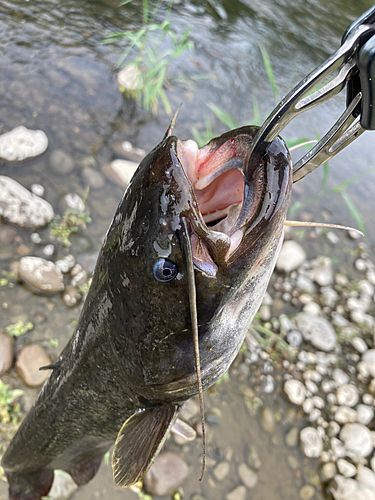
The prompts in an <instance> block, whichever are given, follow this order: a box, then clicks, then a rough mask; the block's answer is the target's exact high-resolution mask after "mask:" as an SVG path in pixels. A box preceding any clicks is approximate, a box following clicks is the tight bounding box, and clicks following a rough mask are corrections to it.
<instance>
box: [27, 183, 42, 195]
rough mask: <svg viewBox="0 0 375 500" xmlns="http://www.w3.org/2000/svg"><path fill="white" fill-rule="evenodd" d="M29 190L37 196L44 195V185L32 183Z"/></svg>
mask: <svg viewBox="0 0 375 500" xmlns="http://www.w3.org/2000/svg"><path fill="white" fill-rule="evenodd" d="M30 191H31V192H32V193H33V194H36V195H37V196H43V195H44V187H43V186H42V185H41V184H32V185H31V187H30Z"/></svg>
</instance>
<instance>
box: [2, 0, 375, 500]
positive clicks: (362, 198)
mask: <svg viewBox="0 0 375 500" xmlns="http://www.w3.org/2000/svg"><path fill="white" fill-rule="evenodd" d="M371 5H372V2H370V1H366V2H365V1H359V2H356V3H355V5H354V3H353V2H350V1H347V2H344V1H333V2H330V3H329V4H328V5H326V2H323V1H322V0H321V1H319V2H302V1H300V0H299V1H298V0H293V1H291V0H288V1H286V0H272V1H271V0H267V1H251V2H250V1H249V0H247V1H225V0H223V1H221V2H219V1H216V0H210V1H208V2H198V1H189V2H186V1H176V2H175V3H174V5H173V9H172V15H171V23H172V26H173V28H174V29H175V30H176V31H177V32H178V33H183V31H184V30H185V29H186V28H188V27H192V28H191V33H190V37H191V39H192V40H193V41H194V44H195V51H194V53H193V54H190V53H189V54H188V53H185V54H184V55H183V56H182V58H181V59H179V60H177V61H175V63H174V64H173V66H172V68H171V73H172V74H177V73H181V72H183V73H184V75H185V84H186V85H185V88H181V87H178V86H176V85H173V79H171V83H172V87H171V89H170V90H168V91H167V94H168V98H169V99H170V102H171V105H172V108H175V107H177V105H178V104H179V103H180V102H182V103H183V107H182V110H181V112H180V114H179V118H178V123H177V127H176V129H175V132H176V135H178V136H179V137H181V138H190V137H191V128H192V127H197V128H198V129H200V130H204V122H205V115H208V116H209V117H210V119H211V125H212V129H213V131H214V133H216V134H218V135H219V134H221V133H222V132H224V131H225V127H224V126H223V125H222V124H221V123H220V122H218V120H217V119H215V118H214V116H213V114H212V113H211V112H210V110H209V108H208V107H207V103H208V102H213V103H215V104H216V105H218V106H220V107H221V108H222V109H223V110H225V111H226V112H228V113H230V114H231V115H232V116H233V117H235V118H236V120H237V121H238V123H239V124H240V125H244V124H250V123H252V117H253V96H254V97H256V99H257V101H258V103H259V108H260V114H261V116H262V117H263V118H265V117H266V115H267V113H268V112H269V111H270V110H271V109H272V107H273V106H274V104H275V100H274V97H273V94H272V90H271V88H270V85H269V83H268V79H267V75H266V72H265V69H264V65H263V62H262V58H261V55H260V51H259V44H262V45H263V46H264V47H265V48H266V50H267V51H268V53H269V55H270V58H271V62H272V65H273V68H274V72H275V75H276V80H277V82H278V85H279V92H280V95H282V94H285V93H286V92H287V91H288V90H290V88H291V87H292V86H293V85H294V84H295V83H297V82H298V81H299V80H300V79H301V78H302V77H303V76H305V75H306V74H307V73H308V72H309V71H311V70H312V69H313V68H314V67H315V66H316V65H318V64H320V63H321V62H323V61H324V60H325V59H326V58H327V57H328V56H329V55H330V54H331V53H332V52H333V51H334V50H335V49H336V48H337V47H338V46H339V44H340V38H341V36H342V34H343V32H344V31H345V29H346V27H347V26H348V25H349V24H350V23H351V22H352V21H353V20H354V19H355V18H356V17H357V16H358V15H360V14H361V13H362V12H364V11H365V10H366V9H368V8H369V7H370V6H371ZM162 15H163V11H161V12H160V16H162ZM140 24H141V10H140V2H138V1H134V2H133V3H131V4H129V5H128V6H126V7H122V8H119V7H118V2H117V1H114V0H102V1H99V0H96V1H86V2H82V0H70V1H66V2H58V1H57V0H43V1H39V0H34V1H30V2H28V1H27V2H25V1H24V0H3V1H2V2H1V6H0V67H1V68H2V70H1V72H0V132H5V131H8V130H10V129H12V128H13V127H16V126H18V125H21V124H23V125H26V126H27V127H28V128H40V129H42V130H44V131H45V132H46V133H47V135H48V138H49V149H48V150H47V152H46V153H45V154H43V155H42V156H40V157H38V158H36V159H32V160H29V161H25V162H22V163H21V164H19V165H17V164H6V163H0V174H1V175H8V176H10V177H13V178H14V179H16V180H17V181H19V182H20V183H21V184H22V185H24V186H26V187H30V185H31V184H33V183H34V182H39V183H41V184H42V185H43V186H45V188H46V198H47V199H48V201H50V202H51V203H52V204H53V206H54V208H55V210H56V212H57V213H61V210H60V209H59V199H60V198H61V196H62V195H64V194H65V193H67V192H77V193H79V194H81V195H82V194H83V192H84V190H85V187H86V183H87V180H86V178H85V174H84V166H85V165H87V164H88V163H87V162H89V163H90V165H93V166H94V168H96V169H97V170H98V171H99V169H100V166H101V165H102V164H104V163H105V162H107V161H109V160H111V159H113V158H115V156H116V155H115V153H114V151H113V148H112V144H113V143H114V142H115V141H116V140H119V139H121V140H129V141H131V142H132V143H133V145H134V146H136V147H142V148H144V149H145V150H149V149H151V148H152V147H153V146H154V145H155V144H156V143H158V142H159V140H160V139H161V138H162V136H163V134H164V131H165V129H166V128H167V126H168V123H169V117H168V116H167V115H166V114H165V113H164V112H163V111H162V110H161V112H160V113H159V114H158V116H157V117H153V116H151V115H149V114H147V113H145V112H143V111H141V110H140V109H138V108H137V107H136V106H135V105H134V103H132V102H130V101H128V100H125V99H124V98H123V97H122V96H121V94H120V93H119V92H118V90H117V85H116V82H115V74H116V70H115V65H116V61H117V60H118V57H119V56H120V54H121V52H122V49H123V47H121V45H103V44H102V41H103V37H104V36H105V35H106V34H108V33H110V32H112V31H114V30H123V29H132V28H135V29H137V28H138V27H139V26H140ZM201 76H205V77H206V78H205V79H200V80H198V79H197V78H198V77H201ZM344 103H345V98H344V96H339V97H338V98H336V100H335V101H334V102H331V103H328V104H326V105H325V106H323V107H321V108H322V109H316V110H313V111H311V112H309V113H308V115H305V116H303V117H300V118H299V119H298V120H296V121H295V123H293V124H291V125H289V126H288V128H287V130H286V131H285V134H284V135H285V137H295V138H298V137H310V138H315V136H316V135H323V134H324V133H325V131H326V130H327V129H328V128H329V127H330V126H331V125H332V124H333V122H334V120H335V119H336V118H337V117H338V115H339V114H340V113H341V112H342V111H343V110H344ZM374 137H375V136H374V135H373V134H372V133H370V132H366V133H365V134H364V135H363V136H361V137H360V138H359V139H358V140H357V141H355V142H354V143H353V144H352V145H351V146H350V147H348V148H347V149H346V150H345V151H343V152H342V153H341V154H340V155H339V156H338V157H337V158H335V159H334V160H332V161H331V162H330V177H329V181H328V186H329V187H333V186H336V185H337V184H339V183H341V182H343V181H345V180H347V179H349V178H350V177H352V176H353V175H355V174H357V173H360V172H364V171H366V170H367V169H369V168H374V167H375V165H374V156H375V146H374V144H375V142H374ZM54 149H62V150H64V151H65V152H67V153H68V154H69V155H70V156H71V157H72V158H73V159H74V161H75V164H76V166H75V169H74V171H73V172H72V173H70V174H69V175H59V173H56V172H55V171H53V170H52V169H51V166H50V163H49V155H50V153H51V152H52V151H53V150H54ZM322 175H323V174H322V172H321V171H318V172H315V173H314V174H312V175H310V176H309V177H308V179H304V180H303V181H301V182H299V183H298V184H297V186H296V189H295V193H294V198H293V201H292V203H294V202H295V201H300V200H304V199H306V198H307V197H309V196H313V195H315V194H316V193H317V192H318V191H319V188H320V183H321V181H322ZM347 192H348V193H349V194H350V196H351V197H352V199H353V201H354V203H355V204H356V206H357V207H358V209H359V211H360V212H361V214H362V217H363V219H364V221H365V225H366V228H367V232H368V235H367V237H368V243H370V244H372V245H374V244H375V231H374V219H373V212H374V209H375V202H374V193H375V171H372V172H371V173H369V174H368V176H367V177H366V178H365V179H364V180H362V181H359V182H357V183H356V184H353V185H351V186H350V187H348V189H347ZM121 196H122V188H120V187H119V186H117V185H115V184H113V183H111V182H109V181H106V183H105V185H104V186H103V187H101V188H99V189H91V190H90V194H89V200H88V205H89V208H90V212H91V214H92V219H93V222H92V224H90V225H89V226H88V228H87V231H85V234H84V235H80V236H79V237H77V238H75V239H74V241H73V245H72V247H71V250H70V251H71V253H73V254H74V255H75V256H78V255H82V254H87V253H89V254H90V255H91V256H92V255H95V253H96V252H97V251H98V250H99V248H100V245H101V242H102V239H103V237H104V234H105V232H106V230H107V228H108V225H109V223H110V221H111V218H112V216H113V213H114V210H115V208H116V206H117V203H118V201H119V200H120V198H121ZM303 211H305V212H306V211H308V212H309V215H310V216H311V217H313V218H314V219H315V220H324V221H327V220H328V221H331V222H336V223H344V224H354V221H353V220H352V218H351V215H350V213H349V211H348V209H347V208H346V206H345V205H344V202H343V201H342V200H341V198H340V197H339V196H337V195H336V196H330V197H326V198H323V199H322V200H320V202H315V203H313V204H311V205H309V206H308V207H307V208H306V209H304V210H303ZM301 212H302V211H300V212H298V213H297V214H296V215H294V216H293V218H296V219H297V218H298V217H300V216H301ZM41 234H42V235H43V231H42V232H41ZM19 235H20V236H21V238H22V239H23V242H24V243H25V244H26V245H28V244H29V242H30V234H29V233H28V232H27V231H19ZM341 238H342V240H343V241H345V237H344V236H341ZM309 245H310V246H308V252H309V253H310V255H314V254H316V253H317V252H320V253H322V251H323V252H325V253H330V252H331V249H330V247H329V246H328V245H326V247H324V248H322V244H321V242H320V241H318V242H316V243H314V242H311V243H310V244H309ZM342 247H343V246H342ZM336 253H337V255H336V256H337V258H338V259H339V260H340V261H345V259H346V258H347V254H345V252H344V250H343V249H342V248H341V249H338V250H337V247H336ZM0 257H1V259H2V260H1V262H0V264H1V267H2V268H3V269H7V266H8V263H9V261H10V259H11V258H12V257H13V253H12V250H11V249H9V251H8V253H6V252H5V254H2V255H1V256H0ZM54 257H57V255H55V256H54ZM0 302H1V304H2V309H1V324H0V327H2V326H5V325H7V324H9V323H11V322H14V321H15V320H17V319H18V318H24V317H26V318H31V319H33V318H35V317H36V316H37V315H38V314H39V317H43V316H44V317H45V320H43V321H41V322H40V323H36V325H35V328H34V330H33V331H32V332H30V333H29V334H27V335H26V336H25V339H19V342H18V344H17V350H20V349H21V347H22V345H23V343H29V342H32V341H37V342H39V343H41V345H43V346H44V347H45V348H46V349H47V350H48V351H49V352H50V353H51V354H52V356H54V357H56V356H57V354H58V353H59V352H60V350H61V348H62V347H63V345H64V344H65V343H66V342H67V339H68V338H69V336H70V335H71V333H72V332H73V330H74V326H75V322H76V320H77V316H78V311H77V309H74V310H67V309H66V308H64V306H63V305H62V303H61V300H60V298H59V297H54V298H45V297H38V296H35V295H32V294H30V293H29V292H28V291H27V290H26V289H24V288H23V287H16V288H15V289H13V290H3V289H0ZM50 339H58V342H59V345H58V346H57V347H53V346H51V345H50V343H49V340H50ZM6 380H7V382H8V381H9V383H14V384H16V383H18V382H17V378H16V376H15V375H14V374H11V375H8V376H7V379H6ZM236 381H237V382H238V380H237V379H236V378H235V377H234V378H231V379H230V382H229V383H228V384H227V385H225V384H223V385H221V386H220V387H219V388H218V389H217V392H216V393H214V394H211V395H210V396H207V397H206V399H207V403H206V404H207V406H208V407H211V408H212V407H218V408H219V409H220V410H221V411H222V418H221V419H220V424H218V425H216V426H213V427H212V429H211V430H212V438H211V439H212V442H211V444H210V445H209V453H211V454H213V455H214V456H212V457H211V458H215V460H217V461H219V460H220V459H223V458H224V457H225V456H228V454H229V455H230V454H231V453H232V458H231V463H232V465H231V472H230V474H229V476H228V477H227V478H226V480H225V481H224V482H223V483H220V485H219V486H218V485H217V484H216V485H214V484H212V473H211V472H210V471H208V472H207V474H206V475H207V477H206V480H205V481H204V482H203V483H202V484H201V483H198V482H197V479H198V477H199V468H200V461H199V457H200V454H201V450H200V441H199V440H197V441H195V442H194V443H193V444H191V445H189V449H188V450H187V453H186V456H187V460H188V462H189V465H190V466H191V471H192V473H191V476H190V477H189V479H188V480H187V481H186V482H185V483H184V485H183V488H184V491H185V495H186V497H185V498H190V497H191V496H192V494H193V493H198V492H199V493H201V494H202V495H204V496H205V497H206V498H208V499H211V498H212V499H214V498H224V496H225V494H226V493H228V492H229V491H230V490H231V489H232V488H233V487H234V486H236V485H237V484H239V479H238V476H237V472H236V470H237V465H236V464H239V463H241V462H242V461H243V460H245V454H246V453H247V451H246V450H247V448H248V446H249V445H255V447H256V448H257V449H258V451H259V453H260V455H261V458H262V462H263V465H262V467H261V469H260V472H259V483H258V485H257V487H256V488H255V489H254V490H253V491H252V492H251V498H252V499H254V500H258V499H259V500H260V499H265V498H267V499H269V500H276V499H277V500H284V499H285V500H286V499H288V500H289V499H294V498H299V496H298V495H299V494H298V491H299V488H300V487H301V486H302V484H304V482H306V481H307V477H308V476H309V474H310V473H313V472H314V470H316V468H317V465H316V464H315V463H314V461H308V460H307V459H305V458H303V456H302V455H301V454H300V452H299V451H298V450H297V449H294V450H288V449H286V447H285V444H284V441H283V433H284V432H285V427H283V424H282V423H280V424H278V425H277V426H276V430H275V432H274V433H272V435H271V434H268V433H267V432H265V431H264V430H262V429H261V427H260V425H259V421H258V419H257V417H256V416H254V415H253V414H252V413H251V412H250V411H249V409H248V408H247V406H246V405H245V403H244V398H243V395H242V394H241V392H240V391H239V390H238V387H237V386H236ZM25 390H26V392H27V394H30V399H32V397H33V394H34V392H35V391H33V390H30V389H26V388H25ZM267 398H268V399H267V404H268V406H271V407H272V408H273V410H274V411H279V412H280V414H281V415H284V414H285V411H286V408H287V405H286V403H284V401H283V400H282V398H278V397H275V396H272V397H271V396H268V397H267ZM168 446H172V448H173V445H172V444H171V443H168ZM185 451H186V450H185ZM290 454H292V455H293V456H295V457H296V458H297V459H298V462H299V466H298V467H297V469H293V468H292V467H291V465H290V462H288V456H289V455H290ZM292 462H293V461H292ZM305 466H306V470H305ZM4 491H5V490H4V485H3V484H0V498H1V499H3V498H5V496H4V495H5V492H4ZM74 498H75V499H77V500H84V499H88V498H113V499H117V498H129V499H130V498H135V494H134V493H132V492H130V491H123V490H119V489H118V488H116V487H115V486H114V485H113V483H112V479H111V472H110V468H109V467H108V466H105V465H103V466H102V468H101V471H100V473H99V475H98V476H97V478H95V479H94V480H93V481H92V482H91V483H90V484H89V485H87V486H86V487H85V488H83V489H82V490H80V491H79V492H77V493H76V494H75V496H74ZM313 498H314V499H315V500H318V499H319V500H320V499H321V498H322V494H321V492H320V490H319V487H318V488H317V490H316V493H315V496H314V497H313Z"/></svg>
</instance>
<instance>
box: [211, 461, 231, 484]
mask: <svg viewBox="0 0 375 500" xmlns="http://www.w3.org/2000/svg"><path fill="white" fill-rule="evenodd" d="M229 470H230V465H229V463H228V462H220V463H218V464H217V466H216V467H215V468H214V476H215V477H216V479H217V480H218V481H222V480H223V479H225V478H226V477H227V475H228V474H229Z"/></svg>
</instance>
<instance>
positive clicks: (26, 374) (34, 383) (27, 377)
mask: <svg viewBox="0 0 375 500" xmlns="http://www.w3.org/2000/svg"><path fill="white" fill-rule="evenodd" d="M49 364H51V360H50V358H49V356H48V355H47V354H46V353H45V351H44V349H43V348H42V347H41V346H40V345H37V344H31V345H28V346H26V347H24V348H23V349H22V351H21V352H20V355H19V356H18V359H17V363H16V368H17V372H18V374H19V376H20V377H21V378H22V380H23V381H24V382H25V384H26V385H28V386H30V387H39V386H41V385H42V384H44V382H45V381H46V380H47V378H48V376H49V374H50V370H39V368H40V367H41V366H47V365H49Z"/></svg>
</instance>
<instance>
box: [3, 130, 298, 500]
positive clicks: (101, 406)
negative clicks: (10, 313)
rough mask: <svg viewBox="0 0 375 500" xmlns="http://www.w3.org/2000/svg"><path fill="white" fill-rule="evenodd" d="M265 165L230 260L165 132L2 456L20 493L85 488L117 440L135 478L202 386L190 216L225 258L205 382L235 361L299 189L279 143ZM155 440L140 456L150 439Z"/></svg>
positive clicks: (203, 352) (204, 328)
mask: <svg viewBox="0 0 375 500" xmlns="http://www.w3.org/2000/svg"><path fill="white" fill-rule="evenodd" d="M256 130H257V128H256V127H243V128H241V129H237V130H234V131H231V132H229V133H227V134H224V135H223V136H221V137H220V138H217V139H216V140H213V141H211V143H210V144H209V146H208V147H209V148H211V149H210V151H211V152H212V154H213V153H215V151H216V150H217V149H218V148H219V147H220V146H221V145H222V144H224V143H225V142H226V141H228V140H234V139H235V138H238V137H242V136H243V137H244V138H245V140H244V146H243V148H244V149H245V150H246V147H247V146H246V144H249V143H250V141H251V139H252V137H253V136H254V135H255V132H256ZM259 164H261V165H263V166H262V168H263V170H264V176H263V177H264V183H265V189H264V193H263V192H262V197H263V198H262V200H261V202H260V203H259V208H258V209H257V211H256V212H255V213H254V214H253V216H252V217H251V218H250V220H249V221H247V222H246V225H245V226H244V232H245V233H246V235H245V236H244V237H243V241H242V242H241V244H240V246H239V247H238V249H237V250H236V251H235V252H234V253H233V254H232V255H231V257H230V258H229V259H228V260H225V259H224V258H223V257H222V256H223V255H224V253H223V245H224V243H223V241H221V240H220V238H219V240H217V234H213V233H214V231H210V230H209V229H207V227H206V226H205V225H204V223H202V217H201V215H200V212H199V208H198V206H197V201H196V197H195V194H194V192H193V189H192V186H191V185H190V183H189V181H188V179H187V177H186V174H185V172H184V170H183V168H182V167H181V163H180V159H179V156H178V140H177V139H176V137H174V136H170V137H165V138H164V139H163V141H162V142H161V143H160V144H159V145H158V146H157V147H156V148H155V149H154V150H153V151H151V152H150V153H149V154H148V155H147V156H146V157H145V158H144V160H143V161H142V162H141V164H140V166H139V168H138V170H137V171H136V173H135V174H134V177H133V179H132V181H131V183H130V185H129V187H128V189H127V190H126V192H125V194H124V197H123V199H122V201H121V202H120V205H119V207H118V209H117V211H116V214H115V216H114V220H113V222H112V225H111V227H110V228H109V231H108V233H107V236H106V240H105V242H104V244H103V247H102V250H101V252H100V255H99V258H98V262H97V265H96V268H95V272H94V275H93V281H92V285H91V287H90V291H89V293H88V297H87V299H86V302H85V305H84V308H83V311H82V313H81V317H80V319H79V322H78V326H77V330H76V332H75V333H74V335H73V336H72V338H71V339H70V341H69V343H68V344H67V346H66V348H65V349H64V350H63V352H62V353H61V355H60V356H59V359H58V361H57V367H56V368H55V369H54V370H53V371H52V373H51V375H50V377H49V379H48V380H47V382H46V383H45V385H44V386H43V388H42V390H41V392H40V394H39V396H38V399H37V401H36V403H35V405H34V406H33V408H32V409H31V410H30V412H29V414H28V415H27V417H26V418H25V420H24V422H23V423H22V425H21V427H20V429H19V431H18V432H17V434H16V435H15V437H14V438H13V440H12V442H11V444H10V446H9V448H8V450H7V452H6V454H5V455H4V458H3V463H2V465H3V467H4V470H5V473H6V476H7V478H8V481H9V485H10V487H9V496H10V499H11V500H39V499H40V498H41V497H42V496H43V495H46V494H47V493H48V491H49V489H50V487H51V484H52V480H53V470H54V469H62V470H65V471H66V472H68V473H69V474H71V476H72V477H73V479H74V481H75V482H76V483H77V484H78V485H81V484H85V483H86V482H88V481H89V480H90V479H91V478H92V477H93V476H94V475H95V473H96V472H97V469H98V467H99V465H100V461H101V459H102V457H103V455H104V454H105V452H106V451H107V450H108V448H109V447H110V445H111V444H112V443H113V441H114V440H115V439H116V436H117V442H116V449H115V452H116V457H115V468H116V467H117V469H118V470H117V476H116V471H115V478H116V481H117V482H118V483H119V484H122V485H128V484H130V483H131V482H134V481H135V480H136V479H138V478H139V477H141V476H142V475H143V473H144V472H145V471H146V470H147V468H148V467H149V466H150V465H151V463H152V460H153V458H154V457H155V455H156V454H157V452H158V450H159V449H160V447H161V445H162V444H163V442H164V439H165V437H166V435H167V434H168V431H169V429H170V427H171V425H172V424H173V421H174V419H175V418H176V416H177V414H178V411H179V409H180V407H181V405H182V404H183V402H184V401H186V400H187V399H189V398H190V397H191V396H193V395H194V394H196V393H197V379H196V371H195V357H194V347H193V339H192V333H191V320H190V308H189V296H188V286H187V277H186V272H185V267H186V266H185V256H184V254H183V251H182V246H181V233H180V229H181V216H184V217H186V218H187V219H188V220H189V222H190V224H191V228H192V232H193V233H194V234H195V237H196V238H198V239H200V240H201V242H202V245H203V246H205V247H206V248H207V249H208V251H209V253H210V255H211V256H213V258H214V257H215V256H216V257H217V262H216V261H215V263H216V264H217V272H216V275H215V277H212V276H209V275H207V274H206V273H204V272H201V271H200V270H199V269H197V270H196V271H195V277H196V286H197V307H198V319H199V348H200V356H201V368H202V385H203V388H204V389H206V388H208V387H209V386H211V385H212V384H213V383H214V382H215V381H216V380H217V379H218V378H219V377H221V376H222V375H223V374H224V373H225V372H226V370H227V369H228V368H229V366H230V364H231V362H232V361H233V359H234V358H235V356H236V354H237V352H238V350H239V348H240V346H241V344H242V342H243V339H244V336H245V334H246V332H247V330H248V327H249V326H250V323H251V321H252V319H253V316H254V314H255V312H256V311H257V309H258V307H259V305H260V303H261V300H262V297H263V294H264V292H265V289H266V286H267V283H268V280H269V278H270V275H271V273H272V270H273V267H274V264H275V260H276V257H277V253H278V250H279V248H280V245H281V240H282V233H283V222H284V219H285V215H286V210H287V207H288V203H289V197H290V191H291V185H292V176H291V162H290V157H289V153H288V151H287V148H286V146H285V144H284V143H283V141H282V140H281V139H279V138H277V139H275V141H274V142H273V143H272V144H271V145H270V146H269V147H268V149H267V150H266V152H265V154H264V157H262V158H259ZM246 182H248V183H249V184H251V179H250V178H249V179H246ZM215 238H216V239H215ZM220 256H221V257H220ZM161 258H168V260H170V261H171V262H173V263H174V264H176V266H177V269H178V275H177V277H176V279H174V280H173V281H170V282H168V283H160V282H158V281H157V280H155V277H154V274H153V265H154V263H155V262H156V261H157V260H158V259H161ZM214 260H215V259H214ZM124 422H125V425H124ZM150 426H151V427H152V428H153V429H154V432H153V434H152V435H151V436H150V433H148V432H147V429H149V428H150ZM136 429H138V430H139V433H138V434H139V435H137V440H138V441H137V442H134V441H132V436H133V435H135V434H134V431H135V430H136ZM130 431H132V432H130ZM149 441H153V442H152V445H151V444H150V446H149V448H148V449H147V450H146V451H145V452H142V453H140V452H139V449H140V443H142V445H144V446H145V447H146V444H145V443H148V442H149ZM127 443H129V444H127ZM127 468H128V469H129V470H130V472H127Z"/></svg>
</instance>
